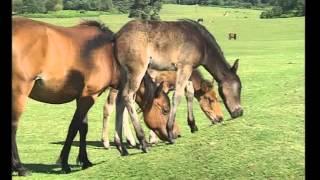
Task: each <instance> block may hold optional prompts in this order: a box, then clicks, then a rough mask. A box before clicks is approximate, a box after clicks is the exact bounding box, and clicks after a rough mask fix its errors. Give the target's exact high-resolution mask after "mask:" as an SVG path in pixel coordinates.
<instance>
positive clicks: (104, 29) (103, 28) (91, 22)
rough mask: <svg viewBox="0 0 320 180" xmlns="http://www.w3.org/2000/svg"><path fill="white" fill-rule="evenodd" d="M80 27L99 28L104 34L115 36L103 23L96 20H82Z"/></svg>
mask: <svg viewBox="0 0 320 180" xmlns="http://www.w3.org/2000/svg"><path fill="white" fill-rule="evenodd" d="M79 26H93V27H97V28H98V29H100V30H101V31H102V32H104V33H109V34H113V32H112V31H111V30H110V29H109V27H107V26H106V25H105V24H104V23H103V22H101V21H95V20H82V22H80V23H79Z"/></svg>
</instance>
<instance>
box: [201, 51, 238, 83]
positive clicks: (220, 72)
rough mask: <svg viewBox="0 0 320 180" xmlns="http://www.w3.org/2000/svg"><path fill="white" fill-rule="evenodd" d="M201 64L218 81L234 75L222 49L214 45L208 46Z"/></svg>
mask: <svg viewBox="0 0 320 180" xmlns="http://www.w3.org/2000/svg"><path fill="white" fill-rule="evenodd" d="M203 66H204V68H205V69H206V70H207V71H208V72H209V73H210V74H211V75H212V76H213V77H214V79H215V80H216V81H217V82H218V83H220V82H222V81H224V80H226V79H227V78H228V77H230V76H233V75H234V73H233V72H232V70H231V69H230V65H229V64H228V62H227V61H226V59H225V57H224V55H223V53H222V51H221V50H220V49H218V48H217V47H216V46H215V45H211V47H210V48H208V50H207V55H206V59H205V61H204V63H203Z"/></svg>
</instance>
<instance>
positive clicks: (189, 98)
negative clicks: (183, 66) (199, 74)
mask: <svg viewBox="0 0 320 180" xmlns="http://www.w3.org/2000/svg"><path fill="white" fill-rule="evenodd" d="M185 94H186V99H187V106H188V125H189V127H190V129H191V132H192V133H194V132H195V131H198V127H197V125H196V121H195V118H194V115H193V107H192V105H193V97H194V88H193V84H192V82H191V81H189V82H188V83H187V86H186V89H185Z"/></svg>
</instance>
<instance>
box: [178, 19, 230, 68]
mask: <svg viewBox="0 0 320 180" xmlns="http://www.w3.org/2000/svg"><path fill="white" fill-rule="evenodd" d="M179 21H180V22H184V23H186V24H189V25H191V26H192V27H194V28H196V29H198V30H199V31H200V33H201V34H202V35H203V36H204V38H205V39H207V40H208V44H209V45H213V47H215V49H216V50H217V52H218V53H220V54H221V55H222V57H224V55H223V51H222V50H221V48H220V46H219V45H218V43H217V40H216V39H215V38H214V37H213V35H212V34H211V33H210V32H209V31H208V30H207V28H206V27H204V26H203V25H202V24H200V23H198V22H197V21H195V20H192V19H179ZM224 60H225V59H224ZM225 61H226V60H225ZM226 64H227V66H228V68H230V65H229V63H227V61H226Z"/></svg>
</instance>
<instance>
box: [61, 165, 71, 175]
mask: <svg viewBox="0 0 320 180" xmlns="http://www.w3.org/2000/svg"><path fill="white" fill-rule="evenodd" d="M61 172H62V173H63V174H69V173H70V172H71V168H70V167H69V166H66V167H63V168H62V170H61Z"/></svg>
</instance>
